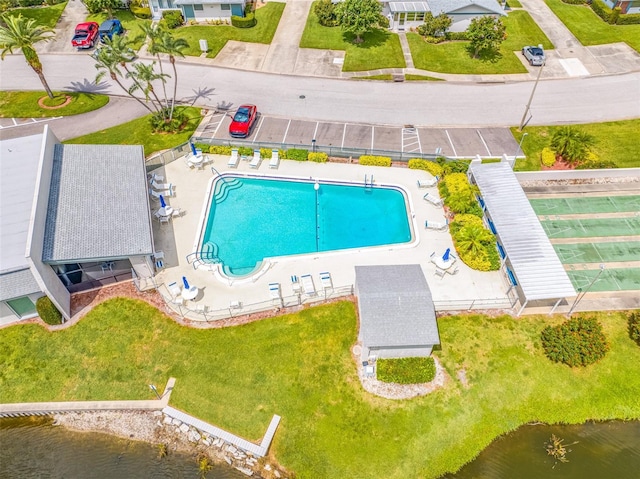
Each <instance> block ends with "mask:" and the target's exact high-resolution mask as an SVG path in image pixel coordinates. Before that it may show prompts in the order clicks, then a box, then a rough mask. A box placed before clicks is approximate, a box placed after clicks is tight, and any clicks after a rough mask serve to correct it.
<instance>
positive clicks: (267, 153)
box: [260, 148, 273, 158]
mask: <svg viewBox="0 0 640 479" xmlns="http://www.w3.org/2000/svg"><path fill="white" fill-rule="evenodd" d="M272 154H273V149H272V148H260V156H261V157H262V158H271V155H272Z"/></svg>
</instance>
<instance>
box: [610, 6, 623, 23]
mask: <svg viewBox="0 0 640 479" xmlns="http://www.w3.org/2000/svg"><path fill="white" fill-rule="evenodd" d="M620 12H621V10H620V7H615V8H614V9H613V10H611V16H609V23H610V24H611V25H615V24H616V23H618V19H619V18H620Z"/></svg>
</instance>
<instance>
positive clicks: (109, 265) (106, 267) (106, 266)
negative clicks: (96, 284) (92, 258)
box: [100, 261, 115, 273]
mask: <svg viewBox="0 0 640 479" xmlns="http://www.w3.org/2000/svg"><path fill="white" fill-rule="evenodd" d="M114 266H115V263H114V262H113V261H104V262H103V263H102V264H101V265H100V268H101V269H102V272H103V273H106V272H107V271H113V267H114Z"/></svg>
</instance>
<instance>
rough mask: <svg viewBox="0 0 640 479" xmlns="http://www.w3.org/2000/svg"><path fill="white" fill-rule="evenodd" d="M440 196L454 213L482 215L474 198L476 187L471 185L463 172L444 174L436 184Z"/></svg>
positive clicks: (476, 191)
mask: <svg viewBox="0 0 640 479" xmlns="http://www.w3.org/2000/svg"><path fill="white" fill-rule="evenodd" d="M438 191H439V192H440V197H441V198H443V199H444V203H445V204H446V205H447V206H448V207H449V209H450V210H451V211H453V212H454V213H471V214H476V215H478V216H482V210H481V209H480V205H479V204H478V200H477V199H476V194H477V193H478V187H477V186H475V185H471V184H470V183H469V180H468V179H467V175H466V174H465V173H451V174H448V175H445V176H444V177H443V179H442V181H440V183H439V184H438Z"/></svg>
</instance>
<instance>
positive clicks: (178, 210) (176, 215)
mask: <svg viewBox="0 0 640 479" xmlns="http://www.w3.org/2000/svg"><path fill="white" fill-rule="evenodd" d="M184 214H185V211H184V210H183V209H182V208H174V209H173V211H172V212H171V216H172V217H174V218H179V217H180V216H183V215H184Z"/></svg>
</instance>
